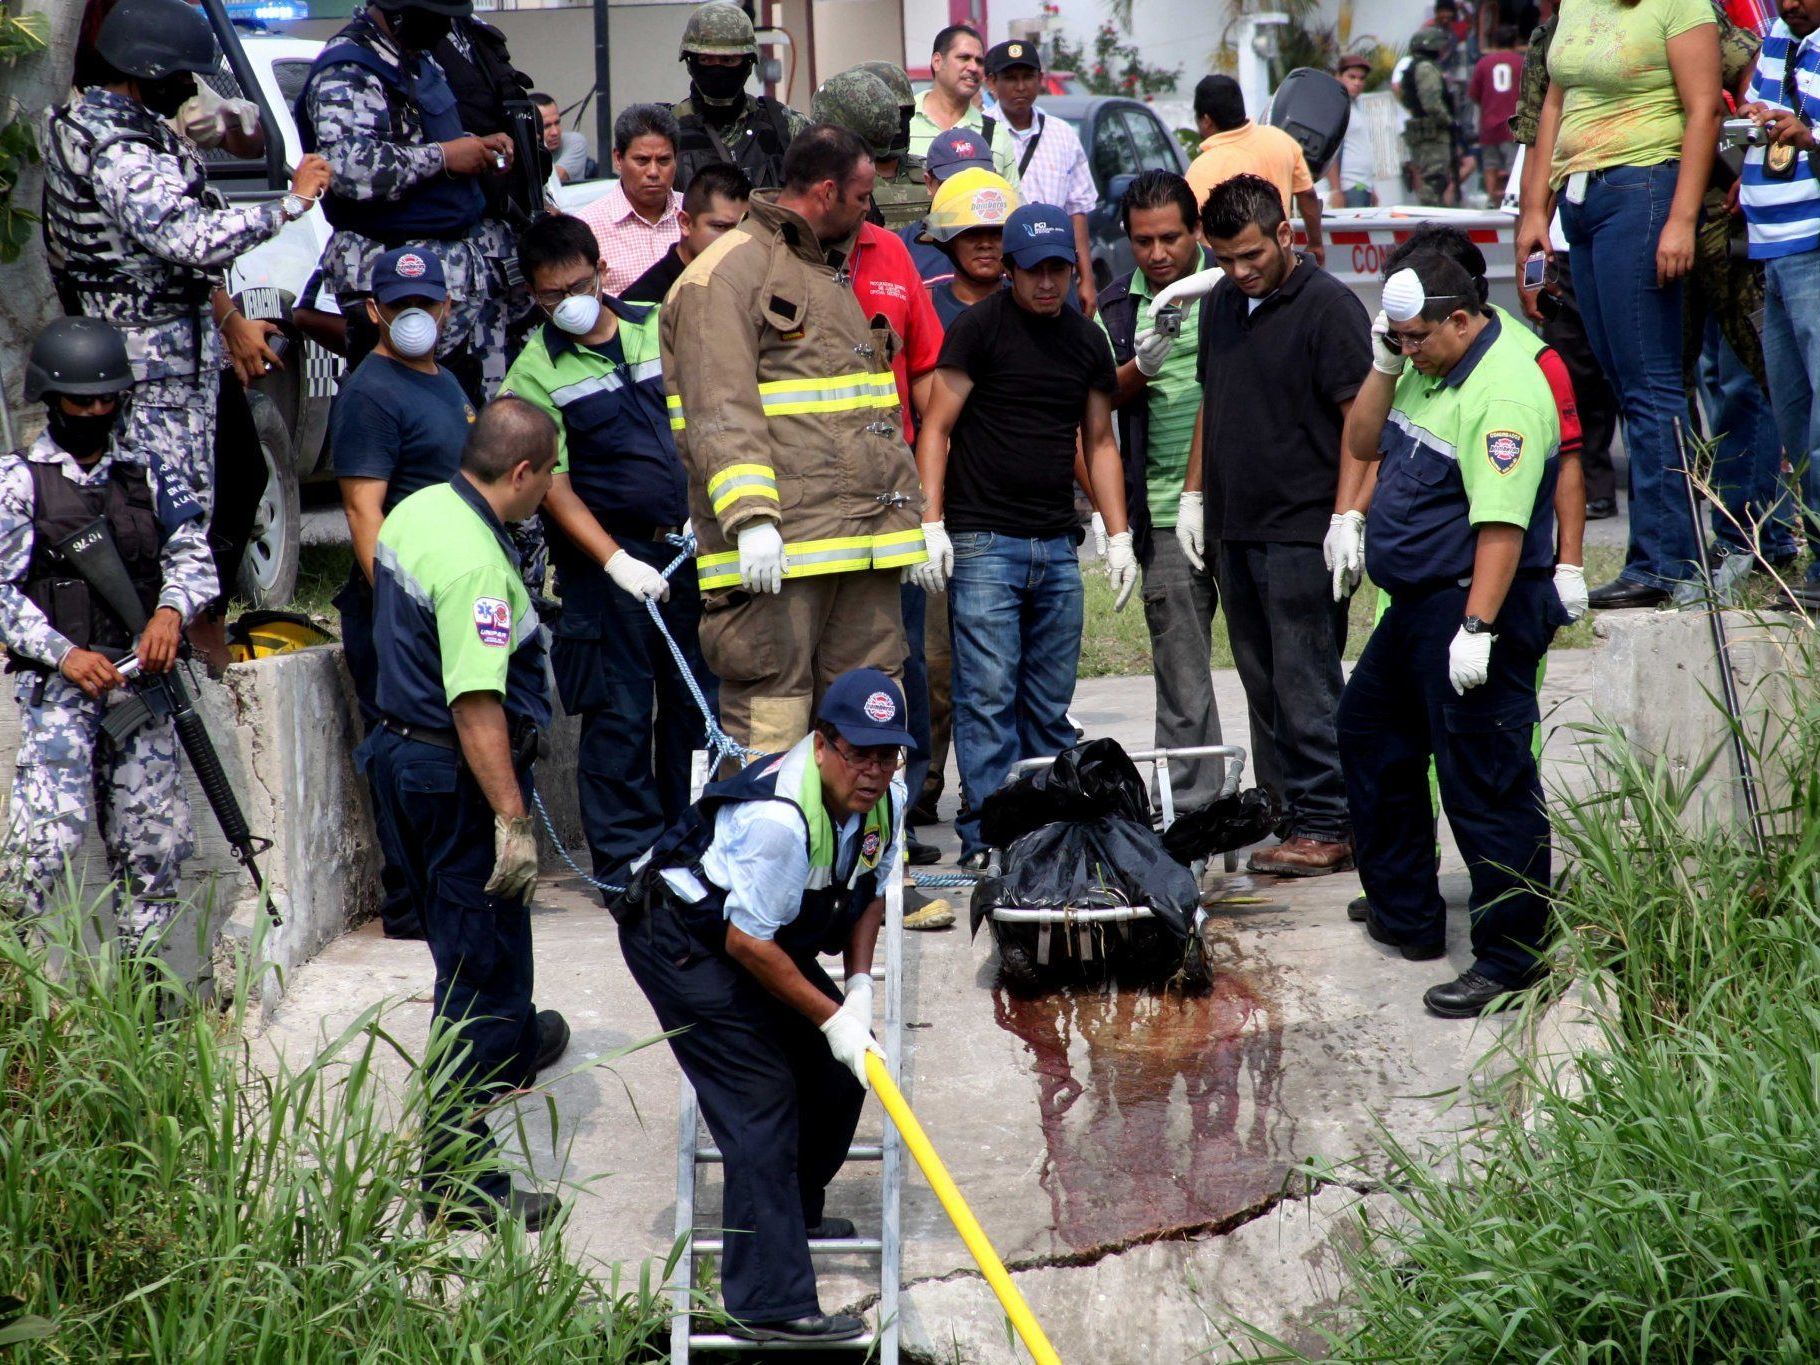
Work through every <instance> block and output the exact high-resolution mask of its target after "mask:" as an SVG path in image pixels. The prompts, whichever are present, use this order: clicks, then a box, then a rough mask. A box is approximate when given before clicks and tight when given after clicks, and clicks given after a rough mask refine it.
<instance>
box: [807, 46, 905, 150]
mask: <svg viewBox="0 0 1820 1365" xmlns="http://www.w3.org/2000/svg"><path fill="white" fill-rule="evenodd" d="M809 117H810V118H811V119H812V120H814V121H815V122H816V123H833V124H838V125H839V126H840V127H842V128H845V129H847V130H848V131H849V132H852V133H856V134H858V135H859V140H860V141H861V142H863V143H865V144H866V150H867V151H869V152H871V153H872V155H873V157H874V158H877V159H882V158H886V157H890V156H893V155H895V154H896V153H897V152H898V150H899V149H898V148H897V147H896V146H895V145H894V144H895V143H896V142H897V141H898V136H897V130H898V118H897V96H895V95H893V94H892V93H891V87H890V86H888V85H886V84H885V83H884V82H883V81H882V80H880V79H879V78H878V77H877V76H875V75H873V74H872V73H871V72H870V71H867V70H864V69H863V68H861V67H857V66H855V67H849V68H848V69H847V70H845V71H842V72H839V73H838V74H836V75H833V76H830V77H828V79H827V80H825V81H823V82H822V87H821V89H819V90H817V91H816V92H815V95H814V97H813V98H812V99H811V100H810V101H809Z"/></svg>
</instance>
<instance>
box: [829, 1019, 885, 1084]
mask: <svg viewBox="0 0 1820 1365" xmlns="http://www.w3.org/2000/svg"><path fill="white" fill-rule="evenodd" d="M854 1003H855V999H854V997H853V996H848V997H847V999H846V1000H844V1001H842V1002H841V1007H840V1008H839V1009H837V1010H835V1011H834V1013H833V1014H831V1015H829V1016H828V1021H827V1022H826V1023H825V1024H823V1025H822V1037H824V1038H826V1039H827V1040H828V1051H829V1052H831V1053H833V1054H834V1060H835V1061H837V1062H839V1063H840V1064H841V1065H842V1066H844V1067H846V1068H847V1070H849V1071H851V1072H852V1073H853V1079H854V1080H856V1081H858V1082H859V1083H860V1088H861V1089H864V1090H870V1089H871V1088H872V1085H871V1083H870V1082H869V1081H867V1079H866V1054H867V1053H868V1052H876V1053H878V1055H879V1056H881V1057H883V1056H884V1055H885V1050H884V1049H883V1048H881V1047H880V1046H879V1045H878V1044H877V1043H876V1042H875V1041H873V1038H872V1020H871V1010H870V1005H871V998H870V996H868V997H867V1002H866V1003H867V1006H868V1009H867V1017H865V1018H861V1017H860V1014H859V1011H858V1010H857V1009H855V1008H854Z"/></svg>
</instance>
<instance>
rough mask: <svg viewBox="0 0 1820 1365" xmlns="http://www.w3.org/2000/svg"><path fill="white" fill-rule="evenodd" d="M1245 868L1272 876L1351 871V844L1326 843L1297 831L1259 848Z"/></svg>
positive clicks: (1305, 875)
mask: <svg viewBox="0 0 1820 1365" xmlns="http://www.w3.org/2000/svg"><path fill="white" fill-rule="evenodd" d="M1246 867H1247V868H1248V869H1249V870H1251V871H1253V872H1264V873H1268V874H1269V875H1270V876H1273V877H1325V876H1326V875H1327V874H1328V873H1330V872H1350V871H1352V845H1351V844H1345V843H1336V844H1326V843H1322V842H1321V841H1320V840H1319V839H1309V838H1306V837H1305V836H1303V835H1300V834H1296V835H1292V836H1291V837H1290V838H1287V839H1285V840H1283V842H1282V843H1280V844H1278V845H1277V846H1276V847H1275V848H1265V849H1259V850H1258V851H1257V852H1256V853H1254V854H1252V855H1251V861H1250V862H1249V863H1247V864H1246Z"/></svg>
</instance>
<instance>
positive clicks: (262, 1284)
mask: <svg viewBox="0 0 1820 1365" xmlns="http://www.w3.org/2000/svg"><path fill="white" fill-rule="evenodd" d="M77 919H78V916H77V915H75V914H71V915H67V916H63V917H60V920H59V922H61V923H65V924H70V925H73V924H74V923H76V921H77ZM52 962H55V963H57V965H56V967H55V969H54V970H52V969H51V968H50V967H49V966H48V965H47V964H48V963H52ZM249 986H250V983H249V982H248V981H246V980H242V981H240V982H239V983H238V986H237V989H236V991H235V999H236V1000H242V1001H244V1000H249V999H252V998H255V995H256V993H255V992H254V991H253V990H251V989H249ZM243 1023H244V1019H243V1018H242V1016H241V1012H240V1009H239V1008H238V1007H237V1008H235V1009H233V1010H231V1011H230V1012H229V1013H228V1014H226V1015H223V1014H221V1013H219V1012H217V1011H215V1010H213V1009H210V1008H208V1007H206V1006H202V1005H199V1004H197V1003H196V1002H195V1001H193V1000H192V999H190V998H189V997H188V996H187V995H186V994H185V993H184V992H183V991H182V990H181V988H180V987H178V986H177V985H176V984H175V983H174V982H173V981H172V980H171V979H170V978H169V976H168V974H166V973H165V972H164V971H163V969H162V968H160V967H159V966H158V965H157V964H156V963H155V962H154V961H149V960H139V959H127V960H121V959H120V958H118V957H117V956H115V955H114V953H113V952H112V950H111V949H108V950H105V951H101V952H91V951H88V950H85V949H84V948H83V947H82V944H81V941H80V938H79V937H78V936H77V935H76V933H75V932H74V930H73V929H65V930H63V931H60V932H59V933H58V934H57V935H56V941H55V942H54V943H52V944H51V945H50V946H49V948H48V949H47V948H46V947H44V946H40V945H36V944H33V943H29V942H26V941H25V940H24V939H23V938H22V937H21V936H19V935H17V934H15V933H13V932H9V931H8V930H7V929H6V928H5V926H4V925H0V1085H3V1086H4V1095H3V1097H0V1345H5V1344H6V1343H7V1342H8V1341H29V1343H30V1344H27V1345H23V1346H19V1347H16V1348H15V1349H16V1350H18V1351H19V1352H20V1353H21V1358H26V1359H32V1360H72V1361H84V1362H89V1361H100V1360H143V1361H153V1362H162V1361H171V1362H175V1361H183V1362H222V1365H229V1363H230V1362H231V1363H232V1365H248V1363H249V1362H264V1361H272V1362H285V1363H286V1365H300V1363H302V1362H314V1361H347V1360H361V1361H426V1362H427V1361H453V1360H462V1361H470V1360H471V1361H480V1360H496V1359H501V1358H504V1357H505V1356H506V1355H507V1354H508V1353H510V1354H511V1355H513V1356H516V1357H518V1358H522V1359H525V1360H537V1361H567V1360H575V1361H582V1360H586V1361H591V1362H627V1361H645V1360H656V1359H661V1358H662V1354H663V1353H662V1351H661V1350H660V1349H659V1342H660V1339H661V1338H662V1336H663V1334H664V1331H665V1328H666V1317H667V1308H666V1305H665V1302H664V1299H663V1295H662V1290H661V1281H662V1279H663V1278H664V1268H656V1267H652V1266H649V1265H647V1266H645V1267H644V1268H643V1269H642V1270H640V1272H639V1273H638V1275H637V1277H636V1283H632V1284H622V1283H621V1280H620V1275H619V1272H618V1270H617V1269H614V1270H613V1271H612V1272H611V1273H610V1274H609V1275H607V1277H606V1278H605V1280H604V1282H603V1280H602V1279H600V1278H597V1277H596V1276H594V1275H592V1274H590V1273H589V1272H588V1271H586V1270H584V1269H582V1268H581V1267H579V1266H577V1265H575V1264H572V1263H571V1260H570V1257H569V1254H568V1252H567V1250H566V1249H565V1247H564V1239H563V1229H562V1226H561V1224H560V1223H558V1224H557V1225H556V1226H553V1227H551V1228H548V1229H547V1230H546V1231H544V1232H543V1233H542V1234H541V1236H527V1235H525V1234H524V1233H523V1232H522V1231H521V1230H519V1229H518V1228H517V1226H516V1225H508V1226H507V1227H506V1228H504V1229H503V1230H502V1232H501V1233H500V1235H498V1236H496V1237H488V1236H483V1235H480V1234H456V1233H453V1232H451V1231H450V1230H449V1229H447V1227H446V1226H445V1225H444V1224H442V1223H441V1222H440V1221H439V1222H437V1223H434V1224H430V1225H426V1224H425V1223H424V1221H423V1201H422V1197H421V1194H420V1192H419V1190H418V1186H417V1182H416V1173H417V1166H418V1162H419V1159H420V1145H421V1138H420V1135H421V1134H422V1133H423V1132H424V1131H425V1128H426V1126H427V1125H428V1124H429V1123H431V1122H432V1121H435V1120H436V1119H437V1118H438V1117H439V1111H438V1109H437V1107H436V1105H435V1104H434V1103H433V1102H432V1101H431V1099H430V1098H429V1092H430V1090H431V1088H432V1085H433V1080H434V1077H435V1075H437V1074H439V1073H440V1072H442V1071H444V1070H445V1069H446V1068H447V1066H448V1065H450V1063H451V1062H452V1061H453V1060H454V1058H455V1057H456V1055H457V1053H456V1048H457V1047H458V1046H459V1038H458V1035H450V1037H449V1038H448V1039H447V1040H444V1039H439V1040H438V1041H437V1042H436V1043H434V1044H432V1047H431V1050H430V1054H429V1056H428V1057H427V1058H425V1059H424V1064H423V1066H421V1067H419V1066H413V1068H412V1079H411V1081H410V1083H409V1085H408V1086H407V1087H406V1090H405V1092H404V1093H403V1094H402V1095H400V1094H397V1093H394V1092H393V1091H392V1090H391V1089H390V1088H389V1087H385V1086H382V1085H381V1084H380V1082H379V1079H378V1076H377V1064H378V1062H379V1061H380V1060H381V1059H382V1057H383V1055H384V1053H385V1052H386V1051H387V1050H388V1049H390V1050H398V1044H397V1042H396V1041H395V1040H394V1039H392V1038H391V1037H390V1036H389V1035H388V1034H387V1032H386V1031H385V1028H384V1026H383V1024H382V1022H381V1020H380V1018H379V1015H378V1011H377V1009H375V1010H372V1011H369V1012H368V1013H367V1014H365V1015H363V1016H362V1017H361V1018H360V1019H359V1020H358V1021H356V1022H355V1023H354V1024H353V1025H351V1026H350V1027H349V1028H348V1029H347V1030H346V1031H345V1032H343V1033H342V1034H341V1035H340V1036H339V1037H337V1038H335V1039H334V1040H332V1041H331V1042H330V1043H329V1044H328V1045H327V1046H326V1047H325V1048H324V1049H323V1050H322V1052H321V1053H320V1055H318V1056H317V1057H315V1058H314V1059H313V1060H311V1061H310V1062H309V1063H308V1064H307V1065H304V1066H302V1067H301V1068H297V1067H293V1066H291V1065H289V1064H287V1063H285V1062H284V1061H282V1060H269V1061H268V1060H262V1061H261V1062H260V1064H259V1065H257V1066H255V1065H254V1064H253V1062H252V1060H251V1058H250V1056H249V1045H248V1043H247V1042H246V1040H245V1036H244V1033H243V1029H242V1025H243ZM552 1127H553V1130H554V1115H552ZM497 1160H498V1158H497V1157H496V1156H492V1155H489V1156H486V1157H475V1158H472V1159H470V1160H469V1161H468V1162H467V1164H466V1165H465V1166H463V1167H461V1168H459V1169H458V1171H457V1176H458V1178H462V1179H467V1180H472V1179H474V1178H475V1177H476V1176H477V1175H478V1174H479V1173H480V1172H481V1170H482V1169H483V1165H484V1164H486V1163H492V1162H496V1161H497Z"/></svg>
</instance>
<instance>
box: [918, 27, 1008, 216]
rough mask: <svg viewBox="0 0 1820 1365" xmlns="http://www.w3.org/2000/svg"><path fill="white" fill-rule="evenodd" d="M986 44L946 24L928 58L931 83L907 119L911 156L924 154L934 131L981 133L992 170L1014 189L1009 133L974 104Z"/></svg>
mask: <svg viewBox="0 0 1820 1365" xmlns="http://www.w3.org/2000/svg"><path fill="white" fill-rule="evenodd" d="M985 53H986V46H985V44H984V43H982V42H981V41H980V36H979V33H978V32H977V31H976V30H975V29H974V28H973V27H972V26H971V25H968V24H950V25H948V27H947V28H945V29H943V30H942V31H941V32H939V33H937V34H936V35H935V47H934V50H933V52H931V54H930V56H929V75H930V78H931V79H932V80H933V81H934V84H933V85H932V86H931V87H930V88H929V90H927V91H926V92H925V93H924V95H923V98H922V102H921V103H919V104H918V105H917V107H916V112H915V113H914V114H912V115H911V116H910V154H911V155H912V156H922V155H924V154H926V153H927V152H928V150H929V144H930V143H931V142H933V141H934V140H935V135H936V134H937V133H942V132H946V131H947V130H948V129H950V128H969V129H971V130H973V131H974V132H976V133H978V134H979V135H980V140H981V142H983V143H984V144H985V146H984V149H983V150H984V154H985V155H986V156H988V157H990V158H991V159H992V169H994V170H996V171H997V172H998V173H999V174H1000V175H1002V176H1004V177H1005V179H1006V180H1009V181H1010V182H1011V184H1012V185H1013V186H1014V187H1015V186H1016V185H1017V151H1016V148H1015V146H1014V144H1013V142H1012V138H1011V130H1010V129H1008V128H1007V127H1006V126H1005V124H1004V122H1003V121H1002V120H1000V119H995V118H993V117H992V116H991V115H990V114H985V113H982V112H981V111H980V109H979V106H977V105H976V104H974V100H975V99H977V98H978V97H979V92H980V85H981V83H982V82H983V81H984V80H985V76H986V60H985Z"/></svg>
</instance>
